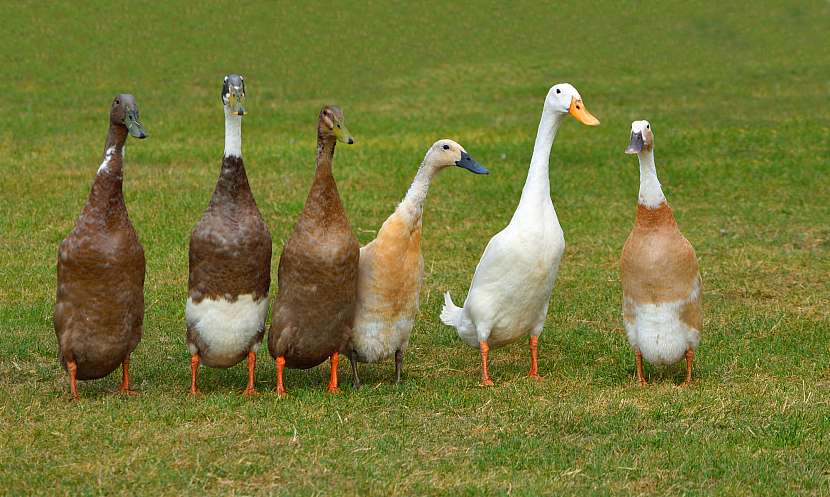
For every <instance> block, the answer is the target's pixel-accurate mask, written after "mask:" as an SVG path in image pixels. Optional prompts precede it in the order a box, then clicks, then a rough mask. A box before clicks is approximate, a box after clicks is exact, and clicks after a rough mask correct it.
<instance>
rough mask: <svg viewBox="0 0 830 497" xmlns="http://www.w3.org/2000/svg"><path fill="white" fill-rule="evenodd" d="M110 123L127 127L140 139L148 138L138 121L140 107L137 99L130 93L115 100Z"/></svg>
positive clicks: (123, 94)
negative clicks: (136, 101)
mask: <svg viewBox="0 0 830 497" xmlns="http://www.w3.org/2000/svg"><path fill="white" fill-rule="evenodd" d="M110 122H111V123H112V124H115V125H122V126H126V127H127V131H129V132H130V134H131V135H133V136H134V137H136V138H138V139H144V138H147V131H146V130H145V129H144V126H143V125H142V124H141V122H140V121H139V120H138V105H136V103H135V97H134V96H132V95H130V94H129V93H122V94H120V95H118V96H116V97H115V98H114V99H113V101H112V109H110Z"/></svg>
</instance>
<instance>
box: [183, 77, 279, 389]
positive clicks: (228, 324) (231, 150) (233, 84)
mask: <svg viewBox="0 0 830 497" xmlns="http://www.w3.org/2000/svg"><path fill="white" fill-rule="evenodd" d="M244 100H245V82H244V80H243V79H242V76H239V75H236V74H230V75H228V76H226V77H225V80H224V82H223V84H222V103H223V104H224V107H225V156H224V158H223V159H222V171H221V173H220V174H219V180H218V181H217V182H216V189H215V190H214V191H213V197H212V198H211V199H210V205H209V206H208V209H207V211H205V213H204V215H203V216H202V219H201V220H200V221H199V223H198V224H197V225H196V227H195V228H194V229H193V233H192V234H191V235H190V278H189V288H188V299H187V305H186V307H185V318H186V320H187V348H188V349H189V350H190V354H191V359H190V371H191V382H190V392H191V393H192V394H196V393H198V392H199V389H198V387H197V386H196V371H197V370H198V368H199V364H200V363H204V364H205V365H206V366H211V367H215V368H229V367H231V366H234V365H236V364H238V363H239V362H240V361H241V360H242V359H243V358H245V357H247V359H248V387H247V388H246V389H245V392H244V393H245V395H252V394H254V368H255V367H256V353H257V349H258V348H259V345H260V344H261V343H262V336H263V334H264V333H265V318H266V317H267V315H268V288H269V287H270V285H271V234H270V233H269V232H268V227H267V226H266V225H265V221H263V220H262V216H261V215H260V213H259V209H258V208H257V205H256V202H255V201H254V195H253V193H251V187H250V186H249V185H248V177H247V175H246V174H245V165H244V164H243V162H242V116H243V115H244V114H245V109H244V108H243V104H244Z"/></svg>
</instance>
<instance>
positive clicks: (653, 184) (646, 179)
mask: <svg viewBox="0 0 830 497" xmlns="http://www.w3.org/2000/svg"><path fill="white" fill-rule="evenodd" d="M637 158H638V159H640V196H639V199H638V200H637V201H638V203H639V204H640V205H643V206H645V207H647V208H649V209H656V208H658V207H660V204H662V203H664V202H665V201H666V196H665V195H663V189H662V188H660V180H658V179H657V169H656V167H655V166H654V150H649V151H643V152H640V153H638V154H637Z"/></svg>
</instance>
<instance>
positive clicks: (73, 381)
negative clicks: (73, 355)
mask: <svg viewBox="0 0 830 497" xmlns="http://www.w3.org/2000/svg"><path fill="white" fill-rule="evenodd" d="M66 369H67V370H69V391H70V392H72V400H78V365H77V364H75V361H68V362H67V363H66Z"/></svg>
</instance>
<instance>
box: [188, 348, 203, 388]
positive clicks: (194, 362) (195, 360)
mask: <svg viewBox="0 0 830 497" xmlns="http://www.w3.org/2000/svg"><path fill="white" fill-rule="evenodd" d="M201 360H202V359H201V357H199V354H193V355H192V356H190V395H197V394H198V393H199V387H197V386H196V371H198V369H199V363H200V362H201Z"/></svg>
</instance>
